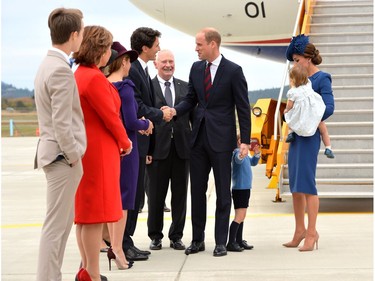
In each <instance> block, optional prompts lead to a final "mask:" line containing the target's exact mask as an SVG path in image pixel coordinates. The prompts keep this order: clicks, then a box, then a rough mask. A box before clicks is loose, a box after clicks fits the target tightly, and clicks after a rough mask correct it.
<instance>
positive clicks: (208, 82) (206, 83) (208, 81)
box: [204, 62, 212, 101]
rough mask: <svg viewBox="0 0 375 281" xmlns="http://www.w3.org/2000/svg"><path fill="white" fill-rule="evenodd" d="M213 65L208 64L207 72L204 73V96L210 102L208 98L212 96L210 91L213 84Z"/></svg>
mask: <svg viewBox="0 0 375 281" xmlns="http://www.w3.org/2000/svg"><path fill="white" fill-rule="evenodd" d="M211 64H212V63H210V62H209V63H207V66H206V70H205V71H204V94H205V98H206V101H207V100H208V97H209V96H210V89H211V87H212V83H211V70H210V66H211Z"/></svg>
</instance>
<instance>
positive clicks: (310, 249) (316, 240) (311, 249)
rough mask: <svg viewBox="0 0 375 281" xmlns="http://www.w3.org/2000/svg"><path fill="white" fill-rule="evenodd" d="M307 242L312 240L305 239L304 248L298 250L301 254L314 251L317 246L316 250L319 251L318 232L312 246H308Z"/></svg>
mask: <svg viewBox="0 0 375 281" xmlns="http://www.w3.org/2000/svg"><path fill="white" fill-rule="evenodd" d="M307 240H310V239H305V244H303V246H302V247H301V248H299V249H298V250H299V251H300V252H307V251H313V250H314V246H315V245H316V250H318V240H319V234H318V232H316V234H315V237H314V239H313V243H312V244H311V245H306V244H307V243H306V241H307Z"/></svg>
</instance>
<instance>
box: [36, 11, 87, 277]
mask: <svg viewBox="0 0 375 281" xmlns="http://www.w3.org/2000/svg"><path fill="white" fill-rule="evenodd" d="M82 18H83V16H82V12H81V11H79V10H77V9H65V8H58V9H55V10H53V11H52V12H51V14H50V15H49V18H48V26H49V28H50V31H51V32H50V34H51V40H52V48H51V49H50V50H49V51H48V53H47V56H46V57H45V59H44V60H43V62H42V63H41V65H40V67H39V70H38V73H37V75H36V78H35V103H36V108H37V113H38V122H39V129H40V139H39V142H38V147H37V152H36V156H35V166H34V168H38V169H40V168H43V171H44V173H45V175H46V179H47V208H46V218H45V221H44V224H43V229H42V234H41V239H40V249H39V261H38V268H37V276H36V280H37V281H52V280H53V281H60V280H62V274H61V266H62V263H63V258H64V251H65V246H66V241H67V239H68V236H69V233H70V230H71V228H72V225H73V216H74V196H75V192H76V189H77V187H78V184H79V182H80V180H81V177H82V174H83V170H82V162H81V158H82V156H83V154H84V152H85V150H86V132H85V127H84V121H83V114H82V110H81V105H80V100H79V95H78V89H77V85H76V82H75V79H74V75H73V72H72V70H71V69H70V60H69V55H70V54H71V52H75V51H78V50H79V47H80V45H81V42H82V38H83V28H84V26H83V21H82Z"/></svg>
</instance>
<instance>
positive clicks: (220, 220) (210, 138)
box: [171, 28, 251, 256]
mask: <svg viewBox="0 0 375 281" xmlns="http://www.w3.org/2000/svg"><path fill="white" fill-rule="evenodd" d="M195 42H196V48H195V50H196V51H197V53H198V57H199V59H200V60H201V61H198V62H195V63H194V64H193V66H192V67H191V71H190V77H189V92H188V95H187V96H186V98H185V99H184V100H183V101H182V102H181V103H179V104H178V105H177V106H175V108H174V109H173V108H172V109H171V111H172V112H173V114H176V115H177V118H179V116H181V115H183V114H184V113H186V112H187V111H189V110H192V109H193V108H195V107H196V111H195V114H194V121H193V131H192V138H191V145H192V149H191V154H190V182H191V215H192V226H193V239H192V243H191V245H190V246H189V247H188V248H187V249H186V251H185V254H187V255H189V254H194V253H198V252H199V251H204V250H205V244H204V239H205V233H204V232H205V225H206V212H207V202H206V191H207V183H208V177H209V173H210V171H211V168H212V169H213V172H214V177H215V188H216V196H217V200H216V213H215V242H216V246H215V249H214V252H213V254H214V256H224V255H226V254H227V250H226V247H225V245H226V243H227V238H228V228H229V216H230V209H231V194H230V185H231V156H232V152H233V149H234V148H236V147H237V145H236V117H235V111H237V117H238V123H239V127H240V135H241V141H242V143H241V145H240V153H241V155H242V156H245V155H247V154H248V151H249V144H250V130H251V121H250V105H249V99H248V91H247V83H246V79H245V77H244V74H243V72H242V68H241V67H240V66H239V65H237V64H235V63H233V62H231V61H229V60H227V59H226V58H225V57H224V56H222V55H221V54H220V50H219V48H220V43H221V37H220V34H219V32H218V31H217V30H215V29H213V28H205V29H203V30H202V31H200V32H199V33H198V34H197V35H196V39H195Z"/></svg>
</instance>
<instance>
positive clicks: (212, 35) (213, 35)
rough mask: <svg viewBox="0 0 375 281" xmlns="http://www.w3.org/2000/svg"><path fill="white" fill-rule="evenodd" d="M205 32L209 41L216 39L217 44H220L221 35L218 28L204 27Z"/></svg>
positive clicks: (205, 36)
mask: <svg viewBox="0 0 375 281" xmlns="http://www.w3.org/2000/svg"><path fill="white" fill-rule="evenodd" d="M203 32H204V38H205V39H206V41H207V43H210V42H212V41H214V42H216V44H217V46H220V44H221V36H220V33H219V32H218V31H217V30H215V29H213V28H207V29H204V30H203Z"/></svg>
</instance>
